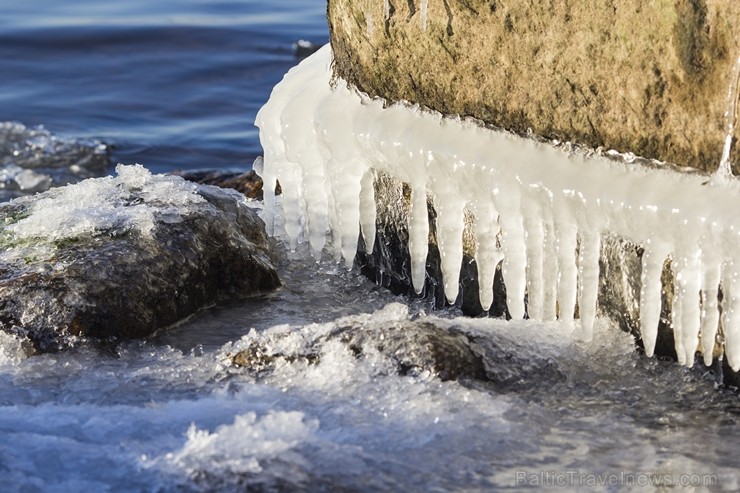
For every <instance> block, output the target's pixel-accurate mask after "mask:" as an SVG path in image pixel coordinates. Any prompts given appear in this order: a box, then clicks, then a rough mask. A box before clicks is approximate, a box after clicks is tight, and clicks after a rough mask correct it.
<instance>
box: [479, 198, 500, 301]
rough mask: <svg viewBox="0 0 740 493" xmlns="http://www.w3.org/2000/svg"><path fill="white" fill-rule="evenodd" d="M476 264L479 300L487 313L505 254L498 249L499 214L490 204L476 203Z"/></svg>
mask: <svg viewBox="0 0 740 493" xmlns="http://www.w3.org/2000/svg"><path fill="white" fill-rule="evenodd" d="M473 209H474V211H475V223H474V231H475V241H476V248H475V263H476V265H477V266H478V298H479V300H480V304H481V306H482V307H483V310H485V311H487V310H488V309H489V308H491V304H492V303H493V279H494V276H495V274H496V266H497V265H498V264H499V262H501V260H503V258H504V254H503V252H502V251H501V249H500V248H498V247H497V245H496V243H497V241H496V236H497V235H498V233H499V228H498V223H497V222H496V216H497V215H498V213H497V212H496V210H495V209H494V208H493V205H492V204H491V203H490V202H475V203H474V204H473Z"/></svg>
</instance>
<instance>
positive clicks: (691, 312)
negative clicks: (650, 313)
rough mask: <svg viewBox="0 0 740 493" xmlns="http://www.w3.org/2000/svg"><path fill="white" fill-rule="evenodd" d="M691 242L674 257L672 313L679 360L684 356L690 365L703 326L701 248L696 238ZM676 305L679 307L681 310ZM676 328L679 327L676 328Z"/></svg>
mask: <svg viewBox="0 0 740 493" xmlns="http://www.w3.org/2000/svg"><path fill="white" fill-rule="evenodd" d="M691 244H693V248H692V247H689V248H686V247H683V248H681V249H680V250H677V252H676V256H675V258H674V261H673V268H674V270H675V272H676V274H675V283H674V291H675V292H674V296H675V299H674V313H673V323H674V332H675V333H674V337H675V339H676V354H678V355H679V356H678V359H679V362H681V361H682V360H683V364H685V365H686V366H689V367H691V366H693V364H694V355H695V354H696V348H697V346H698V344H699V328H700V327H701V314H700V310H699V301H700V290H701V274H700V271H699V253H700V252H699V250H698V246H697V242H690V243H689V245H691ZM687 246H688V245H687ZM675 307H678V310H677V311H678V313H677V311H676V310H675ZM677 322H678V323H677ZM675 328H678V331H677V332H676V331H675ZM681 350H682V351H683V358H682V357H681V355H680V351H681Z"/></svg>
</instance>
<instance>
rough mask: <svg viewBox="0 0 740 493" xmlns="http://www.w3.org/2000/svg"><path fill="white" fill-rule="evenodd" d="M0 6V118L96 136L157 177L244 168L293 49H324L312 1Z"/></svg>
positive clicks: (320, 11) (33, 0) (28, 1)
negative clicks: (297, 45)
mask: <svg viewBox="0 0 740 493" xmlns="http://www.w3.org/2000/svg"><path fill="white" fill-rule="evenodd" d="M0 4H1V5H0V12H2V13H1V14H0V60H1V61H2V67H0V121H18V122H21V123H23V124H25V125H28V126H36V125H44V126H45V127H46V128H47V130H49V131H51V132H52V133H54V134H57V135H61V136H64V137H70V138H75V139H80V138H88V139H89V138H94V139H100V140H102V141H103V142H105V143H107V144H109V145H111V146H112V159H113V161H114V162H124V163H140V164H143V165H145V166H147V167H148V168H150V169H152V170H154V171H169V170H173V169H178V168H179V169H195V168H205V167H235V168H249V167H250V166H251V163H252V161H253V160H254V158H255V157H256V156H257V155H259V154H260V153H261V150H260V146H259V140H258V138H257V131H256V129H255V128H254V127H253V122H254V117H255V114H256V112H257V110H258V109H259V107H260V106H261V105H262V104H263V103H264V102H265V101H266V100H267V97H268V96H269V94H270V90H271V88H272V86H273V85H274V84H275V83H276V82H277V81H279V80H280V79H281V77H282V76H283V74H284V73H285V72H286V71H287V69H288V68H289V67H291V66H292V65H294V64H296V63H297V61H298V59H297V58H296V56H295V55H294V52H293V43H294V42H296V41H298V40H299V39H305V40H308V41H311V42H314V43H321V44H323V43H325V42H327V41H328V31H327V25H326V19H325V12H326V5H325V3H324V2H321V1H318V0H270V1H257V0H239V1H208V0H164V1H162V0H156V1H152V0H130V1H122V0H117V1H96V0H76V1H74V2H50V1H46V0H24V1H15V2H11V1H10V0H2V1H0Z"/></svg>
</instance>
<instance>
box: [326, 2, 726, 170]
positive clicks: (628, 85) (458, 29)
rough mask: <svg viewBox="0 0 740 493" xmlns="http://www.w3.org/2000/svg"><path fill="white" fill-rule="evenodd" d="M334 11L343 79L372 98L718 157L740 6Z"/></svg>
mask: <svg viewBox="0 0 740 493" xmlns="http://www.w3.org/2000/svg"><path fill="white" fill-rule="evenodd" d="M328 16H329V25H330V30H331V43H332V49H333V51H334V56H335V63H334V69H335V73H336V75H339V76H341V77H343V78H344V79H346V80H347V81H348V82H349V83H350V84H351V85H354V86H356V87H357V88H359V89H360V90H362V91H364V92H366V93H368V94H370V95H371V96H379V97H382V98H385V99H387V100H389V101H397V100H407V101H411V102H414V103H419V104H421V105H423V106H427V107H429V108H432V109H435V110H437V111H440V112H441V113H443V114H460V115H466V116H473V117H475V118H478V119H480V120H482V121H484V122H486V123H488V124H491V125H495V126H498V127H502V128H505V129H507V130H511V131H514V132H520V133H523V132H526V131H527V130H528V129H531V130H532V131H533V132H534V133H535V134H538V135H541V136H544V137H547V138H551V139H558V140H561V141H564V140H569V141H572V142H577V143H581V144H585V145H589V146H591V147H594V148H596V147H599V146H601V147H604V148H611V149H616V150H619V151H621V152H633V153H635V154H637V155H642V156H645V157H648V158H657V159H660V160H663V161H670V162H674V163H677V164H680V165H687V166H693V167H696V168H700V169H702V170H713V169H714V168H716V167H717V164H718V163H719V161H720V156H721V152H722V144H723V140H724V138H725V130H724V129H725V118H724V114H725V111H726V110H727V107H728V89H729V87H730V85H731V78H732V73H733V67H734V65H735V61H736V60H737V57H738V55H740V38H738V36H736V32H737V30H738V29H739V28H740V2H734V1H725V0H677V1H675V2H653V1H647V0H626V1H622V2H592V1H588V0H576V1H567V0H554V1H550V2H534V3H533V2H523V1H513V2H502V1H500V0H443V1H440V2H428V1H427V0H422V1H416V0H409V1H403V2H402V1H400V0H386V1H385V2H381V1H375V2H367V1H365V0H329V8H328ZM736 136H737V133H736ZM732 157H733V159H732V160H733V162H735V163H738V162H740V151H738V150H737V148H736V149H735V151H734V152H733V155H732ZM736 171H737V169H736Z"/></svg>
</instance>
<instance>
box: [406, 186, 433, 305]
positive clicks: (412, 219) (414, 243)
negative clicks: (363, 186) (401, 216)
mask: <svg viewBox="0 0 740 493" xmlns="http://www.w3.org/2000/svg"><path fill="white" fill-rule="evenodd" d="M428 250H429V215H428V212H427V192H426V188H425V187H424V186H423V185H415V186H412V187H411V204H410V210H409V255H410V257H411V281H412V283H413V285H414V290H415V291H416V293H417V294H419V293H421V291H422V289H424V279H425V278H426V266H427V253H428Z"/></svg>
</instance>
